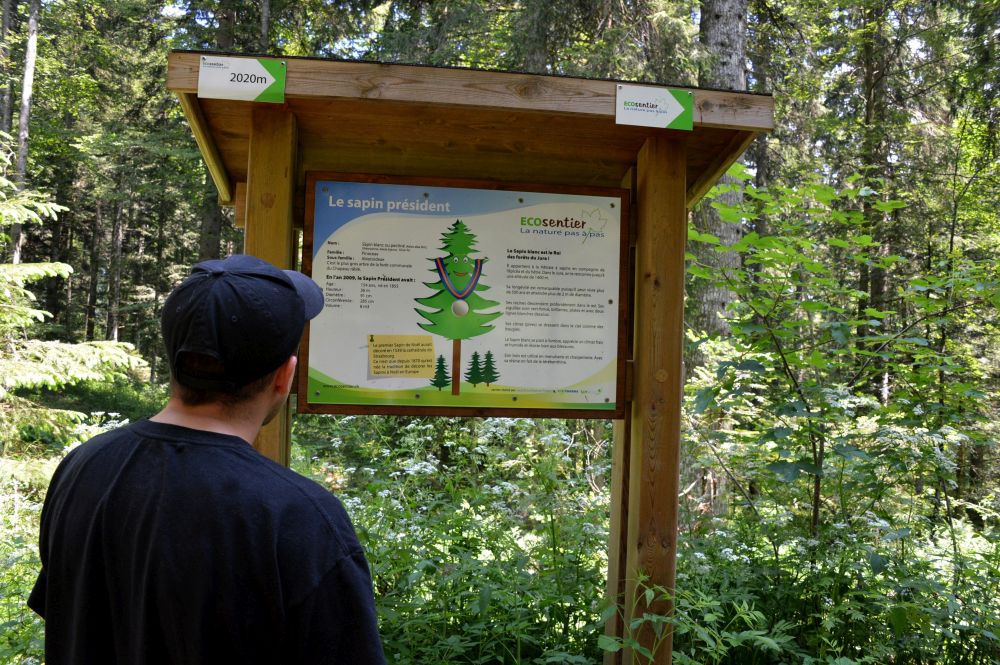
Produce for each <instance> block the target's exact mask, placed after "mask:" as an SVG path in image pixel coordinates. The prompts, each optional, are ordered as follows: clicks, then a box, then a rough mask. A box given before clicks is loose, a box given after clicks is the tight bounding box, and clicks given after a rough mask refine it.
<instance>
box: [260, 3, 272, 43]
mask: <svg viewBox="0 0 1000 665" xmlns="http://www.w3.org/2000/svg"><path fill="white" fill-rule="evenodd" d="M270 49H271V0H260V52H261V53H267V52H269V51H270Z"/></svg>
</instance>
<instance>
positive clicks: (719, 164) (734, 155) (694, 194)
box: [687, 132, 760, 208]
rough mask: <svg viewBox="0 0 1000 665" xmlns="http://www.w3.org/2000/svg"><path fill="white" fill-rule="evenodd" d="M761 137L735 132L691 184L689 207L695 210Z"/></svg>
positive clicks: (688, 197) (752, 133) (688, 199)
mask: <svg viewBox="0 0 1000 665" xmlns="http://www.w3.org/2000/svg"><path fill="white" fill-rule="evenodd" d="M758 136H760V133H759V132H734V133H733V136H732V138H731V139H730V141H729V143H727V144H726V145H725V146H722V147H721V148H720V149H719V150H717V151H716V152H715V157H714V159H712V161H711V162H709V163H708V164H706V165H705V167H704V170H702V172H701V174H700V175H699V176H698V178H697V179H696V180H695V181H694V182H691V184H690V185H689V186H688V191H687V206H688V208H693V207H694V205H695V204H696V203H698V201H700V200H701V198H702V197H703V196H705V194H707V193H708V190H710V189H712V186H713V185H715V183H716V182H718V180H719V178H721V177H722V176H723V175H725V173H726V170H727V169H728V168H729V167H730V166H732V165H733V163H734V162H735V161H736V160H737V159H739V158H740V155H742V154H743V153H744V151H746V149H747V148H748V147H750V144H751V143H753V140H754V139H755V138H757V137H758Z"/></svg>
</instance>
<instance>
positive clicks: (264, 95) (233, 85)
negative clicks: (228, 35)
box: [198, 55, 285, 104]
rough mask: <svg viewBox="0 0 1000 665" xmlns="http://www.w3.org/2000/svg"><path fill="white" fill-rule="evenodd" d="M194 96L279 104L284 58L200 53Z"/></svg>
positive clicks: (283, 96)
mask: <svg viewBox="0 0 1000 665" xmlns="http://www.w3.org/2000/svg"><path fill="white" fill-rule="evenodd" d="M198 96H199V97H207V98H209V99H236V100H242V101H248V102H273V103H277V104H280V103H282V102H284V101H285V61H284V60H269V59H267V58H224V57H214V56H207V55H203V56H201V67H200V68H199V69H198Z"/></svg>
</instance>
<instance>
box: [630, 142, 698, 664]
mask: <svg viewBox="0 0 1000 665" xmlns="http://www.w3.org/2000/svg"><path fill="white" fill-rule="evenodd" d="M685 151H686V146H685V144H684V142H683V141H681V140H677V139H671V138H667V137H666V136H655V137H651V138H650V139H649V140H648V141H647V142H646V144H645V145H644V146H643V147H642V150H640V151H639V160H638V164H637V189H636V198H637V201H638V206H637V207H638V227H639V229H638V237H637V246H636V304H635V326H636V340H635V369H636V393H635V399H634V401H633V402H632V444H631V460H630V463H629V467H630V478H629V480H630V483H629V492H628V499H629V509H628V546H629V547H628V562H627V576H628V585H627V590H626V594H625V598H626V600H625V602H626V608H629V609H631V608H636V611H637V612H639V613H643V612H647V611H648V612H654V613H658V614H668V613H670V612H671V611H672V610H673V605H672V603H670V602H664V601H655V602H654V603H652V605H651V606H649V607H647V606H646V605H645V602H644V601H643V599H642V596H641V592H642V589H641V588H639V582H640V581H641V582H642V583H643V584H644V585H646V586H658V587H662V588H664V589H666V590H668V591H672V590H673V588H674V573H675V571H676V566H677V512H678V502H677V501H678V500H677V494H678V485H679V482H680V431H681V399H682V389H683V376H682V374H683V360H682V349H683V334H684V325H683V323H684V249H685V244H686V241H687V207H686V189H687V188H686V185H685V160H686V156H685ZM637 599H638V605H637V604H636V603H637ZM626 621H628V618H627V619H626ZM626 625H627V624H626ZM633 637H635V638H636V639H638V640H639V643H640V644H643V645H644V646H645V647H647V648H649V649H651V650H652V649H654V647H655V651H654V656H655V658H654V661H653V662H654V663H656V664H657V665H664V664H669V663H670V662H671V647H672V634H670V633H669V632H668V634H667V636H666V638H665V639H664V640H663V641H661V642H660V643H659V644H657V643H656V636H655V634H654V632H653V629H652V627H651V626H648V625H646V626H643V627H641V628H640V629H639V630H638V631H637V634H635V635H633ZM628 657H629V656H628V654H626V656H625V658H626V660H627V659H628Z"/></svg>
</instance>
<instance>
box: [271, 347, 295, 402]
mask: <svg viewBox="0 0 1000 665" xmlns="http://www.w3.org/2000/svg"><path fill="white" fill-rule="evenodd" d="M298 364H299V358H298V356H288V360H286V361H285V362H284V364H283V365H282V366H281V367H279V368H278V371H277V372H276V373H275V375H274V390H275V392H280V393H281V394H283V395H287V394H288V393H289V392H290V391H291V389H292V381H294V380H295V368H296V367H297V366H298Z"/></svg>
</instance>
